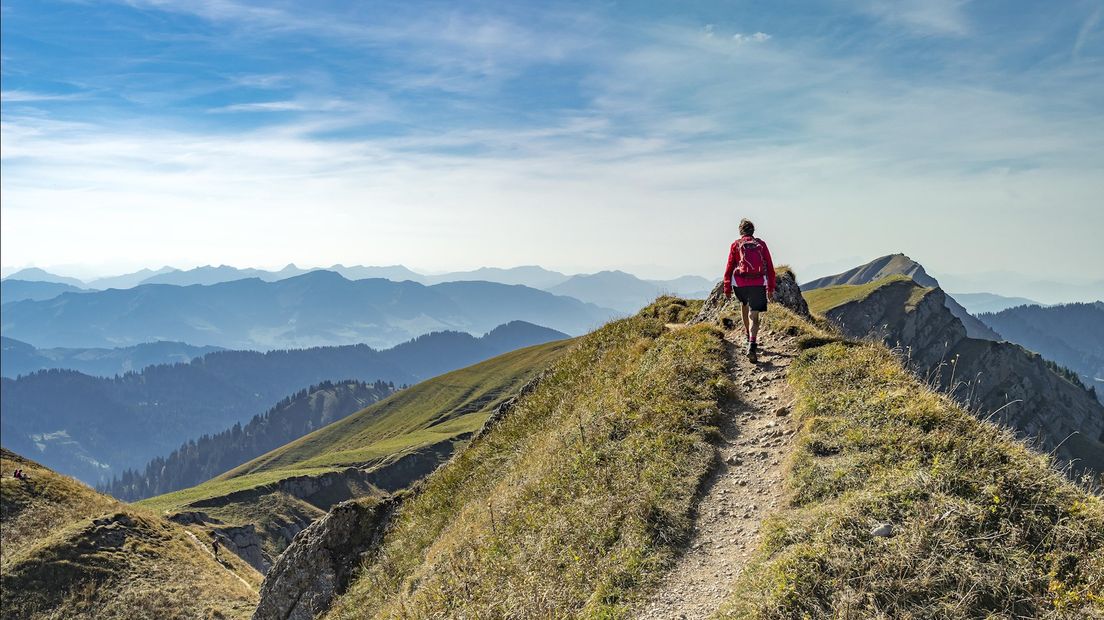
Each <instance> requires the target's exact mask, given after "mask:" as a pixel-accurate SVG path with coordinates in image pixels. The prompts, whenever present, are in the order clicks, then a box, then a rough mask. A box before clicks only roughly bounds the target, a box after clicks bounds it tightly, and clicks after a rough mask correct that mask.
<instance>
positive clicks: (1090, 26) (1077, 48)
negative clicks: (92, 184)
mask: <svg viewBox="0 0 1104 620" xmlns="http://www.w3.org/2000/svg"><path fill="white" fill-rule="evenodd" d="M1100 14H1101V8H1100V7H1099V6H1098V7H1097V8H1096V9H1095V10H1094V11H1093V12H1092V13H1090V14H1089V16H1088V17H1087V18H1086V19H1085V21H1084V22H1083V23H1082V24H1081V27H1080V28H1079V29H1078V30H1077V38H1075V39H1074V41H1073V51H1072V52H1071V54H1070V55H1071V56H1073V59H1074V60H1079V59H1080V57H1081V48H1083V47H1085V43H1086V42H1087V41H1088V40H1089V37H1091V36H1092V35H1093V34H1095V32H1094V31H1095V30H1096V27H1097V26H1098V25H1099V24H1100Z"/></svg>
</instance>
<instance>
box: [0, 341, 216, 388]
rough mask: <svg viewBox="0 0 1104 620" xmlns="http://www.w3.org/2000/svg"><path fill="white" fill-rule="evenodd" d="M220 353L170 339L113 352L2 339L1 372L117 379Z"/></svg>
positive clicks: (13, 374)
mask: <svg viewBox="0 0 1104 620" xmlns="http://www.w3.org/2000/svg"><path fill="white" fill-rule="evenodd" d="M219 350H221V349H220V348H219V347H196V346H192V345H190V344H187V343H183V342H172V341H168V340H161V341H158V342H146V343H142V344H136V345H134V346H131V347H120V348H113V349H109V348H91V349H74V348H65V347H58V348H54V349H38V348H35V347H34V346H33V345H30V344H27V343H26V342H22V341H20V340H15V339H13V338H8V337H6V336H0V372H2V373H3V376H5V377H8V378H15V377H17V376H19V375H26V374H30V373H32V372H35V371H38V370H47V369H50V368H66V369H69V370H77V371H80V372H83V373H84V374H86V375H93V376H96V377H113V376H115V375H121V374H124V373H128V372H137V371H140V370H142V369H143V368H145V367H146V366H154V365H157V364H177V363H187V362H190V361H192V360H193V359H195V358H197V357H201V356H203V355H205V354H207V353H212V352H214V351H219Z"/></svg>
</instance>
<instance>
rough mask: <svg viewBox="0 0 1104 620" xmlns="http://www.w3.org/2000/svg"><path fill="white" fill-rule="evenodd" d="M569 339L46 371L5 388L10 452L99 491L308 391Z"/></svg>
mask: <svg viewBox="0 0 1104 620" xmlns="http://www.w3.org/2000/svg"><path fill="white" fill-rule="evenodd" d="M564 337H565V334H563V333H560V332H557V331H554V330H550V329H547V328H544V327H539V326H536V325H532V324H528V323H522V322H513V323H509V324H506V325H502V326H500V327H498V328H497V329H494V330H491V331H490V332H488V333H487V334H485V335H484V336H482V337H479V338H476V337H473V336H471V335H469V334H466V333H457V332H444V333H434V334H428V335H423V336H421V337H419V338H417V339H414V340H412V341H410V342H407V343H404V344H402V345H400V346H397V347H393V348H391V349H388V350H384V351H379V350H375V349H372V348H370V347H368V346H366V345H350V346H342V347H323V348H311V349H301V350H290V351H289V350H277V351H270V352H268V353H258V352H255V351H218V352H214V353H208V354H206V355H204V356H203V357H200V358H197V359H195V360H193V361H192V362H190V363H187V364H173V365H160V366H150V367H147V368H145V369H143V370H142V371H141V372H137V373H128V374H125V375H122V376H119V377H111V378H103V377H91V376H88V375H85V374H82V373H79V372H76V371H72V370H47V371H39V372H36V373H33V374H30V375H25V376H22V377H20V378H18V379H8V378H4V379H0V410H2V412H3V417H2V418H0V424H2V428H3V437H4V445H5V446H8V447H10V448H11V449H13V450H16V451H17V452H20V453H23V454H34V455H35V456H36V458H37V459H39V460H40V461H41V462H42V463H43V464H46V465H48V466H50V467H51V468H53V469H55V470H57V471H59V472H62V473H65V474H68V475H72V476H75V477H78V478H80V479H82V480H84V481H86V482H88V483H90V484H95V483H98V482H106V481H107V480H110V478H111V476H113V475H118V474H120V473H121V471H122V469H124V468H128V467H129V468H139V467H142V466H144V465H145V464H146V462H147V461H149V460H150V459H152V458H154V457H156V456H164V455H168V454H169V452H170V451H171V450H174V449H176V448H177V447H178V446H179V445H180V444H181V443H182V442H185V441H187V440H189V439H195V438H198V437H199V436H200V435H203V434H205V433H216V432H219V431H222V430H225V429H227V428H229V427H231V426H232V425H234V424H235V423H238V422H241V423H244V422H246V421H247V420H248V419H249V418H250V417H251V416H253V415H256V414H259V413H261V412H263V411H265V410H267V409H268V408H270V407H271V406H272V405H273V404H274V403H276V402H277V401H278V400H280V399H282V398H284V397H285V396H288V395H289V394H292V393H294V392H296V391H298V390H301V389H303V388H306V387H308V386H310V385H315V384H319V383H322V382H323V381H328V380H343V379H357V380H361V381H367V382H370V383H371V382H376V381H386V382H390V383H392V384H394V385H400V384H411V383H415V382H417V381H421V380H422V379H426V378H429V377H432V376H435V375H438V374H440V373H443V372H446V371H449V370H452V369H454V368H459V367H461V366H466V365H469V364H472V363H475V362H477V361H480V360H484V359H487V358H489V357H493V356H495V355H498V354H500V353H504V352H506V351H512V350H514V349H517V348H519V347H524V346H529V345H532V344H538V343H543V342H548V341H552V340H559V339H562V338H564ZM386 395H387V392H380V393H379V394H378V396H379V397H380V398H382V397H383V396H386Z"/></svg>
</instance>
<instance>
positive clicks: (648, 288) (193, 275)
mask: <svg viewBox="0 0 1104 620" xmlns="http://www.w3.org/2000/svg"><path fill="white" fill-rule="evenodd" d="M312 271H332V272H334V273H339V274H341V275H342V276H343V277H345V278H348V279H350V280H364V279H372V278H383V279H386V280H392V281H394V282H404V281H407V280H409V281H411V282H418V283H420V284H425V285H433V284H441V283H444V282H472V281H483V282H497V283H499V284H511V285H518V284H519V285H523V286H528V287H530V288H536V289H541V290H551V289H553V288H555V287H558V286H560V285H565V284H566V285H567V286H566V288H564V289H562V290H561V291H553V292H556V294H560V295H569V296H572V297H576V298H578V299H580V300H581V301H585V302H588V303H594V304H596V305H599V306H607V307H611V308H616V309H617V310H620V311H622V312H635V311H636V310H637V309H638V308H640V307H641V306H643V305H644V304H647V303H648V302H650V301H651V300H653V299H655V297H656V296H657V295H658V294H660V293H671V294H675V295H682V296H688V297H693V296H704V293H705V292H708V289H709V288H710V287H711V286H712V284H713V283H712V282H711V281H710V280H708V279H706V278H702V277H699V276H682V277H679V278H674V279H671V280H645V279H641V278H638V277H636V276H634V275H631V274H628V273H625V272H621V271H612V272H611V271H604V272H600V273H596V274H576V275H568V274H564V273H560V272H558V271H552V270H549V269H545V268H543V267H539V266H536V265H523V266H520V267H510V268H501V267H481V268H479V269H474V270H471V271H454V272H447V273H440V274H421V273H418V272H415V271H413V270H411V269H409V268H407V267H404V266H402V265H390V266H381V267H369V266H363V265H354V266H351V267H347V266H345V265H340V264H338V265H332V266H330V267H326V268H311V269H304V268H301V267H297V266H296V265H294V264H290V265H287V266H286V267H284V268H282V269H279V270H275V271H270V270H266V269H252V268H246V269H239V268H236V267H230V266H228V265H219V266H217V267H216V266H213V265H206V266H203V267H196V268H193V269H187V270H181V269H174V268H172V267H162V268H161V269H158V270H151V269H142V270H140V271H137V272H134V273H130V274H124V275H120V276H112V277H107V278H99V279H95V280H90V281H89V282H88V283H83V282H81V281H79V280H76V279H75V278H65V277H62V276H57V275H54V274H51V273H49V272H46V271H43V270H41V269H24V270H21V271H17V272H15V273H13V274H11V275H10V276H8V277H7V278H5V279H4V283H5V284H4V285H3V286H6V282H8V281H9V280H23V281H37V282H44V283H50V284H60V283H65V284H67V285H69V286H73V287H74V289H77V288H80V289H91V290H105V289H110V288H133V287H135V286H139V285H142V284H172V285H176V286H191V285H193V284H203V285H211V284H220V283H222V282H232V281H234V280H244V279H247V278H258V279H260V280H263V281H265V282H276V281H279V280H284V279H287V278H292V277H295V276H301V275H303V274H306V273H310V272H312ZM593 282H602V283H603V286H602V287H597V288H596V287H595V286H594V285H593V284H592V283H593ZM3 286H0V288H3ZM611 287H612V288H611ZM12 288H13V289H15V288H16V287H12ZM24 288H26V287H24ZM44 290H45V289H44ZM569 291H574V292H575V293H577V294H572V293H571V292H569ZM5 295H6V297H5V299H6V300H7V301H17V300H19V299H30V298H31V297H27V296H21V295H25V293H24V292H23V289H20V290H13V291H10V292H7V293H5ZM43 295H45V292H41V293H36V297H35V299H44V298H45V297H43ZM607 301H608V302H612V303H604V302H607Z"/></svg>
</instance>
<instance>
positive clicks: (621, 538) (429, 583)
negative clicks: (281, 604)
mask: <svg viewBox="0 0 1104 620" xmlns="http://www.w3.org/2000/svg"><path fill="white" fill-rule="evenodd" d="M689 308H690V306H688V305H682V304H679V303H677V302H673V301H670V300H667V299H661V300H659V302H657V304H654V305H652V306H649V307H648V308H645V309H644V310H643V311H642V312H641V313H640V314H639V315H638V316H636V317H634V318H631V319H626V320H622V321H618V322H615V323H611V324H609V325H607V326H606V327H604V328H602V329H600V330H598V331H596V332H594V333H592V334H590V335H588V336H585V337H584V338H582V339H580V340H579V342H578V343H577V345H576V346H575V347H574V348H573V349H572V350H570V351H569V352H568V353H567V354H565V355H564V356H563V357H562V358H561V359H559V360H558V361H557V362H555V363H554V364H553V365H552V366H551V368H550V370H549V372H548V374H547V375H546V377H545V379H544V380H543V381H542V382H541V384H540V385H539V387H538V388H537V389H536V390H535V391H534V392H532V393H531V394H530V395H528V396H527V397H526V398H524V399H522V401H521V402H520V403H519V405H518V407H517V408H516V409H515V410H514V411H513V412H512V413H511V414H510V415H509V416H508V417H506V418H505V419H504V420H503V421H502V422H501V423H500V424H499V425H498V426H497V427H496V428H495V431H494V432H493V433H490V434H488V435H487V436H485V437H484V438H482V439H481V440H479V441H476V442H475V443H473V444H472V445H471V446H470V447H469V448H468V449H467V450H466V451H464V452H463V453H461V454H460V455H458V456H457V457H456V458H455V459H454V460H453V461H451V462H450V463H449V464H447V465H446V466H444V467H442V468H441V469H440V470H438V471H437V472H436V473H435V474H433V475H432V476H430V477H429V478H427V479H426V481H425V483H424V485H423V487H422V488H421V489H420V492H418V493H417V494H416V495H415V496H414V497H413V498H412V499H411V500H409V501H408V502H407V503H406V504H405V505H404V506H403V508H402V510H401V512H400V514H399V516H398V517H397V520H396V522H395V523H394V524H393V525H392V527H391V529H390V530H389V532H388V534H387V536H386V539H385V542H384V545H383V549H382V551H381V553H380V554H379V555H378V557H375V558H373V559H372V560H371V561H370V562H369V563H368V564H367V565H366V567H365V570H364V572H363V573H362V575H361V577H360V578H359V580H358V581H357V582H356V583H354V585H353V587H352V588H351V589H350V591H349V592H348V593H347V594H346V596H344V597H343V598H341V599H339V600H338V602H337V604H336V605H335V608H334V609H333V610H332V611H331V613H330V615H329V617H330V618H340V619H351V618H365V617H388V618H407V617H409V618H424V617H467V618H571V617H587V618H615V617H622V616H623V615H624V614H625V612H626V610H627V606H628V605H629V604H630V603H631V602H632V601H633V600H635V597H637V596H639V595H640V593H641V591H642V590H643V589H644V588H645V587H646V586H647V585H648V584H650V583H652V582H653V580H654V579H655V578H656V577H657V576H658V574H659V573H660V572H661V570H662V568H663V566H665V564H666V563H667V562H668V561H669V559H670V557H671V554H672V552H673V550H674V548H675V547H676V546H677V545H678V544H679V543H680V542H681V541H684V540H685V539H686V537H687V535H688V532H689V528H690V525H691V519H690V517H689V514H690V507H691V503H692V498H693V494H694V492H695V490H696V488H697V486H698V483H699V481H700V480H701V479H702V477H703V476H704V475H705V473H706V472H707V471H708V469H709V467H710V465H711V463H712V459H713V458H714V456H713V455H714V451H713V447H712V446H711V445H710V443H709V441H708V437H709V432H710V428H711V426H710V424H711V423H712V422H713V421H714V416H715V415H716V411H717V399H718V397H719V396H720V395H721V394H722V393H723V392H725V391H726V390H727V389H728V387H727V385H726V380H725V379H724V378H723V377H724V367H723V366H724V357H723V348H722V343H721V340H720V337H719V334H718V333H717V332H716V331H715V330H714V329H712V328H710V327H707V326H696V327H692V328H688V329H683V330H678V331H670V330H667V329H666V328H665V327H664V325H665V323H668V322H676V321H679V320H680V319H681V318H682V317H683V316H684V315H685V312H686V311H688V310H687V309H689Z"/></svg>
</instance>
